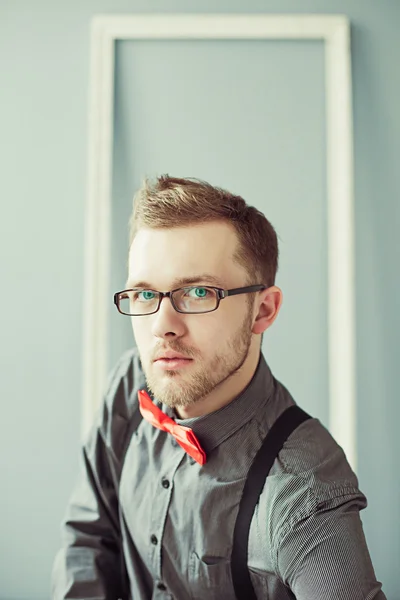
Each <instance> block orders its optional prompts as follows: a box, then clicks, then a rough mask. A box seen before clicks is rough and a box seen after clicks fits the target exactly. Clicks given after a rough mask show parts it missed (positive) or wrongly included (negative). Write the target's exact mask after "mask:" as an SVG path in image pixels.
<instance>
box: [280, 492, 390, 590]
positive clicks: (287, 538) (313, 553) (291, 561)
mask: <svg viewBox="0 0 400 600" xmlns="http://www.w3.org/2000/svg"><path fill="white" fill-rule="evenodd" d="M364 507H365V496H363V494H361V492H358V494H357V493H353V494H351V493H348V494H344V495H336V496H334V497H331V498H330V499H329V500H325V501H323V502H320V503H319V504H318V505H317V508H316V510H315V511H313V512H312V514H310V515H308V516H304V517H303V518H301V519H299V520H296V519H295V520H294V521H292V522H291V523H290V524H288V525H287V526H286V527H285V528H283V529H282V532H281V535H280V539H279V543H278V551H277V571H278V575H279V577H280V578H281V579H282V581H283V583H285V585H287V586H288V587H289V588H290V589H291V590H292V592H293V593H294V595H295V597H296V600H320V599H321V598H323V599H324V600H350V599H351V600H385V599H386V596H385V595H384V593H383V591H382V589H381V588H382V585H381V583H379V582H378V581H377V580H376V577H375V573H374V569H373V566H372V562H371V558H370V555H369V551H368V548H367V543H366V540H365V535H364V531H363V527H362V522H361V519H360V515H359V511H360V510H361V509H362V508H364Z"/></svg>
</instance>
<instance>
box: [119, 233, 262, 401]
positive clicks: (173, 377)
mask: <svg viewBox="0 0 400 600" xmlns="http://www.w3.org/2000/svg"><path fill="white" fill-rule="evenodd" d="M237 243H238V242H237V237H236V232H235V230H234V229H233V227H231V226H230V225H229V224H227V223H222V222H212V223H206V224H201V225H195V226H190V227H186V228H183V227H179V228H174V229H140V230H139V232H138V233H137V235H136V237H135V239H134V241H133V243H132V245H131V248H130V252H129V287H139V286H138V284H139V283H140V282H145V283H146V284H148V285H146V286H145V287H146V288H147V287H148V288H150V289H153V290H157V291H162V292H166V291H169V290H172V289H175V288H177V287H182V284H179V283H178V284H177V281H176V280H177V279H180V278H184V277H187V278H189V277H193V276H198V275H199V276H201V275H202V274H204V273H207V274H210V275H213V276H214V277H215V278H216V279H217V283H216V282H215V281H210V280H208V279H207V278H202V277H200V278H199V279H198V281H196V282H194V283H191V284H190V285H197V284H202V285H211V286H216V287H221V288H224V289H230V288H236V287H242V286H244V285H246V271H245V270H244V269H243V267H241V266H240V265H238V264H237V263H235V262H234V261H233V258H232V257H233V253H234V251H235V249H236V247H237ZM254 283H259V282H254ZM140 287H143V286H140ZM246 297H247V296H246V294H240V295H237V296H231V297H227V298H224V299H223V300H221V302H220V305H219V307H218V309H217V310H215V311H213V312H210V313H204V314H182V313H178V312H176V311H175V310H174V308H173V306H172V304H171V301H170V299H169V298H163V300H162V302H161V305H160V308H159V310H158V312H157V313H154V314H151V315H146V316H139V317H132V328H133V333H134V336H135V340H136V344H137V346H138V350H139V355H140V359H141V363H142V367H143V370H144V374H145V376H146V380H147V385H148V387H149V390H150V391H151V393H152V394H153V396H154V397H155V398H157V400H160V401H161V402H163V403H164V404H166V405H168V406H171V407H179V406H181V407H188V406H190V405H193V404H194V403H195V402H198V401H199V400H202V399H205V398H206V397H208V396H209V395H210V394H211V393H212V392H213V391H214V390H215V391H217V390H218V386H221V385H222V384H223V383H224V382H225V381H227V380H228V379H229V378H230V377H231V376H232V375H234V374H235V373H237V372H238V370H239V369H240V368H241V367H242V365H243V363H244V362H245V360H246V358H247V356H248V353H249V349H250V346H251V342H252V338H253V335H252V333H251V328H252V322H253V311H252V309H251V307H249V305H248V303H247V301H246ZM166 350H172V351H175V352H178V353H180V354H183V355H184V356H187V357H188V358H190V359H192V360H190V361H188V362H186V363H185V364H184V366H183V367H180V368H176V369H175V370H173V369H172V368H171V369H169V368H165V367H164V368H163V367H162V366H161V363H158V362H155V359H156V358H157V357H158V356H159V355H160V354H162V353H163V352H164V351H166ZM239 391H240V390H239Z"/></svg>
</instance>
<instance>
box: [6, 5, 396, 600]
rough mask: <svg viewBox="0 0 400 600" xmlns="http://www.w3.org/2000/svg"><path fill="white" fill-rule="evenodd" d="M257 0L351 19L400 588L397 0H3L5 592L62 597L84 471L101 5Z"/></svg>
mask: <svg viewBox="0 0 400 600" xmlns="http://www.w3.org/2000/svg"><path fill="white" fill-rule="evenodd" d="M244 10H246V11H248V12H272V13H294V12H303V13H331V12H336V13H345V14H347V15H348V16H349V17H350V19H351V22H352V26H353V30H352V50H353V76H354V123H355V183H356V206H355V208H356V266H357V275H356V293H357V351H358V357H357V384H358V440H359V441H358V456H359V468H358V475H359V479H360V486H361V488H362V490H363V491H364V492H365V493H366V495H367V497H368V500H369V507H368V508H367V509H366V510H365V511H363V513H362V518H363V522H364V526H365V531H366V535H367V540H368V543H369V546H370V549H371V553H372V557H373V562H374V565H375V568H376V572H377V576H378V578H379V579H380V580H381V581H383V582H384V589H385V591H386V594H387V596H388V598H389V599H390V600H399V598H400V583H399V582H398V567H399V559H400V509H399V506H400V483H399V481H400V478H399V475H398V473H399V468H398V459H399V456H400V441H399V439H400V436H399V434H398V431H397V426H398V423H399V421H400V408H399V404H398V401H397V399H398V394H397V391H396V388H395V385H396V383H395V382H396V379H397V370H398V367H397V365H398V351H397V347H398V337H399V333H400V326H399V325H400V324H399V313H398V308H399V299H400V294H399V291H400V290H399V287H400V286H399V278H398V271H399V269H398V260H399V256H400V252H399V244H398V238H397V232H398V230H399V226H400V208H399V198H400V180H399V164H398V157H399V156H400V115H399V109H398V106H399V96H400V71H399V69H398V63H399V59H400V36H399V33H398V26H399V23H400V4H399V3H398V2H395V1H392V2H389V1H388V0H386V1H382V0H381V1H380V2H375V1H372V0H358V1H352V0H346V1H344V0H340V1H338V0H335V1H334V0H304V2H302V3H301V7H300V3H299V2H298V1H297V0H274V1H272V0H269V1H268V0H264V1H261V0H248V1H247V3H246V7H244V3H242V2H239V1H238V0H202V1H201V2H200V0H196V1H193V2H190V3H188V2H187V0H168V2H167V1H166V0H165V1H161V0H160V1H158V2H156V1H151V0H142V1H141V2H139V1H134V0H131V1H128V0H113V1H111V0H107V1H105V0H104V1H100V0H86V1H85V2H77V1H72V0H71V1H70V2H64V3H62V4H61V3H60V2H50V1H33V0H24V1H22V0H13V2H12V3H11V2H5V1H3V2H2V3H0V90H1V91H0V132H1V137H0V139H1V142H2V143H1V145H0V148H1V149H0V152H1V155H0V158H1V162H0V164H1V177H0V198H1V219H0V230H1V235H0V245H1V246H0V247H1V251H0V253H1V257H2V263H1V264H2V268H1V283H2V287H1V290H2V294H1V300H0V301H1V325H2V328H1V330H2V341H3V343H2V345H1V359H2V360H1V363H2V371H1V374H2V375H1V379H0V381H1V393H0V398H1V403H2V404H1V415H2V419H1V425H2V427H1V432H2V435H1V437H0V456H1V459H0V460H1V479H0V491H1V493H0V598H1V600H17V599H18V600H45V599H46V598H48V597H49V577H50V569H51V564H52V560H53V557H54V553H55V552H56V549H57V548H58V544H59V522H60V519H61V515H62V513H63V511H64V508H65V503H66V501H67V497H68V495H69V493H70V489H71V486H72V483H73V480H74V477H75V474H76V466H77V450H78V444H79V434H80V418H81V377H82V373H81V344H82V322H83V314H82V285H83V226H84V205H85V192H86V149H87V91H88V48H89V45H88V31H89V20H90V17H91V16H92V15H93V14H96V13H110V12H122V13H129V12H134V11H136V12H140V11H146V12H166V11H168V12H185V11H191V12H208V11H211V12H227V11H232V12H243V11H244ZM305 150H307V149H305ZM220 183H221V184H222V183H223V182H220Z"/></svg>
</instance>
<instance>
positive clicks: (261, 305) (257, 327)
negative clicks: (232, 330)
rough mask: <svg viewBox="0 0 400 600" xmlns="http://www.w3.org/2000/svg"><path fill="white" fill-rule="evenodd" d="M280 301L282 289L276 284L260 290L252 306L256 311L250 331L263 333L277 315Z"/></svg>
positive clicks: (281, 299)
mask: <svg viewBox="0 0 400 600" xmlns="http://www.w3.org/2000/svg"><path fill="white" fill-rule="evenodd" d="M282 301H283V294H282V290H281V289H280V288H278V287H277V286H276V285H273V286H272V287H269V288H268V289H266V290H263V291H262V292H260V295H259V296H258V297H257V300H256V302H255V306H254V310H256V311H257V312H256V315H255V321H254V324H253V327H252V330H251V331H252V333H263V332H264V331H265V330H266V329H268V327H271V325H272V323H273V322H274V321H275V319H276V317H277V316H278V313H279V310H280V308H281V305H282Z"/></svg>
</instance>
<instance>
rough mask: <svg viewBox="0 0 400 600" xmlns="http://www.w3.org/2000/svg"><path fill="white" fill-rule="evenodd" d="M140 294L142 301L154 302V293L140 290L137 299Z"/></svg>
mask: <svg viewBox="0 0 400 600" xmlns="http://www.w3.org/2000/svg"><path fill="white" fill-rule="evenodd" d="M140 294H143V300H154V298H155V293H154V292H151V291H150V290H142V291H141V292H139V298H140Z"/></svg>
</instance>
